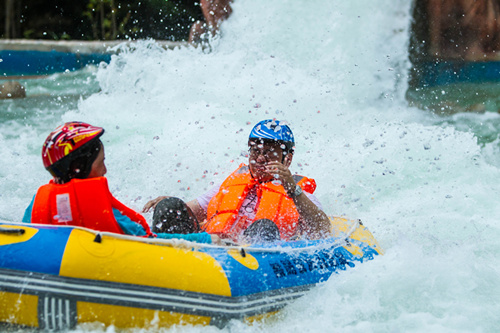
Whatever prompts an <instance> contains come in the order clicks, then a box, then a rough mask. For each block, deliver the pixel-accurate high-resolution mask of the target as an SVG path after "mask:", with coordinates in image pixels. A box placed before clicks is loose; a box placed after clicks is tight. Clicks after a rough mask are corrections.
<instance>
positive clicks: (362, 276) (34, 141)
mask: <svg viewBox="0 0 500 333" xmlns="http://www.w3.org/2000/svg"><path fill="white" fill-rule="evenodd" d="M233 8H234V12H233V15H232V16H231V17H230V18H229V20H228V21H226V22H225V23H224V24H223V26H222V31H221V37H217V38H216V39H214V40H212V43H211V52H206V51H205V52H204V51H203V50H201V49H194V48H183V49H177V50H174V51H165V50H163V49H162V48H160V47H159V46H157V45H156V44H155V43H154V42H151V41H149V42H142V43H139V44H138V45H137V46H136V47H135V48H134V49H125V48H124V49H123V51H122V52H121V53H120V54H119V55H118V56H114V57H113V59H112V62H111V63H110V64H109V65H106V66H104V65H102V66H101V67H100V68H99V69H98V70H97V71H96V73H95V76H94V74H92V73H86V74H85V75H87V77H91V79H89V80H90V81H91V82H86V83H82V88H83V89H86V90H85V91H87V92H89V94H92V95H91V96H90V97H88V98H85V99H84V98H80V99H76V100H72V101H71V103H69V102H68V103H66V101H64V100H63V101H62V102H61V103H57V102H56V103H53V104H50V103H49V105H48V107H47V108H44V106H43V105H40V104H39V103H34V105H35V106H32V107H31V109H30V110H25V109H23V104H22V103H21V102H19V101H6V102H2V103H4V105H6V106H5V109H6V111H5V112H4V113H2V115H1V116H0V117H1V118H0V119H1V123H0V127H1V131H0V153H1V156H2V158H1V160H0V164H1V167H0V175H1V178H0V184H1V188H2V193H0V195H1V198H2V199H1V200H0V218H2V219H7V220H16V221H18V220H20V219H21V217H22V214H23V211H24V208H25V207H26V206H27V205H28V203H29V201H30V200H31V197H32V195H33V194H34V193H35V191H36V189H37V188H38V186H40V185H42V184H43V183H45V182H47V181H48V179H49V174H48V173H47V172H46V171H45V170H43V167H42V163H41V159H40V156H39V154H40V149H41V144H42V142H43V140H44V139H45V137H46V135H47V134H48V133H49V132H50V131H51V130H52V129H53V128H55V127H56V126H57V125H58V124H59V123H61V122H63V121H70V120H83V121H87V122H90V123H92V124H95V125H98V126H102V127H104V128H105V129H106V133H105V134H104V136H103V137H102V139H103V142H104V144H105V147H106V163H107V166H108V175H107V176H108V179H109V183H110V187H111V190H112V192H113V193H114V194H115V195H116V196H117V198H118V199H120V200H121V201H123V202H124V203H126V204H128V205H129V206H131V207H134V208H136V209H138V210H139V209H140V208H141V207H142V206H143V205H144V204H145V203H146V202H147V200H149V199H150V198H154V197H156V196H158V195H175V196H179V197H181V198H183V199H186V200H189V199H192V198H194V197H196V196H197V195H199V194H201V193H202V192H203V191H205V190H207V189H208V188H210V187H211V185H212V184H213V183H214V182H217V181H221V180H222V179H224V178H225V176H227V175H228V174H229V173H230V172H231V171H233V170H234V169H236V167H237V166H238V165H239V163H243V162H247V161H248V158H247V157H246V156H247V155H246V150H247V147H246V142H247V137H248V134H249V132H250V130H251V128H252V126H253V125H254V124H255V123H257V122H258V121H260V120H262V119H268V118H277V119H280V120H286V121H287V122H288V123H289V124H290V127H291V128H292V130H293V132H294V137H295V140H296V151H295V154H294V159H293V163H292V167H291V169H292V171H293V172H297V173H299V174H304V175H307V176H309V177H312V178H315V179H316V182H317V184H318V188H317V191H316V194H317V196H318V198H319V199H320V201H321V202H322V204H323V206H324V209H325V211H326V213H327V214H330V215H347V216H350V217H353V218H361V219H362V220H363V221H364V224H365V225H366V226H367V227H368V228H369V229H370V230H371V231H372V232H373V234H374V235H375V237H376V238H377V239H378V240H379V242H380V243H381V245H382V246H383V247H384V248H385V250H386V255H385V256H383V257H378V258H376V259H375V260H373V261H370V262H367V263H364V264H362V265H358V266H357V267H356V268H355V269H351V270H348V271H345V272H341V273H340V274H338V275H335V276H333V277H332V278H331V279H330V280H329V281H328V282H326V283H325V284H323V285H321V286H319V287H317V288H315V289H313V290H312V291H311V292H310V293H309V294H307V295H306V296H305V297H303V298H301V299H299V300H297V301H296V302H295V303H294V304H292V305H291V306H289V307H287V308H286V309H284V310H283V311H281V312H280V313H279V314H278V315H276V316H273V317H271V318H269V319H266V320H264V321H263V322H261V323H258V324H255V325H253V326H249V325H247V324H244V323H241V322H232V323H230V326H229V327H227V328H226V329H224V331H228V332H230V331H242V332H261V331H285V330H286V331H287V332H304V331H306V332H307V331H324V330H325V328H327V329H328V330H329V331H346V332H367V331H368V332H387V331H436V332H454V331H474V332H488V331H494V328H497V327H499V326H500V319H499V317H498V313H500V305H499V303H498V296H499V295H500V287H499V286H498V281H499V271H500V269H499V266H500V265H499V261H500V260H499V257H500V255H499V254H500V245H499V244H500V243H499V242H498V239H499V238H500V231H499V227H498V225H499V222H498V221H499V220H500V209H499V205H498V204H497V203H498V200H497V198H498V195H499V192H500V185H499V184H498V179H499V177H500V171H499V168H498V167H499V165H500V163H495V161H500V158H499V157H500V153H499V152H498V148H497V147H498V142H497V141H495V140H492V142H490V143H485V144H478V142H477V138H476V137H477V135H478V134H477V133H475V132H473V131H471V130H469V129H468V128H467V124H468V121H470V117H473V118H474V119H475V120H476V121H481V119H482V121H487V120H488V119H494V120H495V121H497V122H498V117H499V115H498V114H495V113H487V114H486V115H455V116H453V118H450V119H452V120H453V121H447V119H446V118H442V117H438V116H436V115H435V114H433V113H430V112H428V111H422V110H419V109H417V108H413V107H410V106H408V103H407V102H406V100H405V99H404V95H405V92H406V89H407V84H406V82H407V72H408V69H409V67H410V63H409V61H408V54H407V46H408V39H409V31H408V29H409V25H410V20H411V17H410V10H411V8H410V4H409V1H403V0H373V1H369V2H367V1H359V0H355V1H332V0H330V1H320V0H313V1H307V2H298V1H291V0H288V1H286V0H282V1H272V2H269V1H263V0H252V1H250V0H237V1H235V3H234V4H233ZM68 75H70V74H68ZM75 75H76V74H75ZM70 77H71V76H70ZM52 78H53V77H52ZM57 79H60V78H57ZM94 79H95V80H96V81H97V84H98V86H99V89H100V91H99V92H97V93H95V89H94V88H95V83H93V82H94V81H93V80H94ZM85 86H89V87H94V88H85ZM30 98H31V100H33V98H35V97H29V98H28V100H29V99H30ZM486 118H488V119H486ZM464 128H465V130H464ZM147 217H148V219H149V220H151V216H149V215H148V216H147ZM110 330H111V331H113V329H108V330H107V331H110ZM77 331H85V332H88V331H102V329H101V328H99V327H94V326H89V327H82V328H79V329H78V330H77ZM164 331H165V332H168V331H175V332H195V331H196V332H199V331H204V332H219V330H218V329H216V328H214V327H207V328H200V327H190V326H187V327H174V328H171V329H165V330H164ZM141 332H142V331H141Z"/></svg>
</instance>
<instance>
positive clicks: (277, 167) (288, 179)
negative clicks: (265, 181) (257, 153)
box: [266, 161, 297, 193]
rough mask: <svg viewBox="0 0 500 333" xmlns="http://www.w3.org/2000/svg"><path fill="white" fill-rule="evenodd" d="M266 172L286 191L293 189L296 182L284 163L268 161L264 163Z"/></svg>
mask: <svg viewBox="0 0 500 333" xmlns="http://www.w3.org/2000/svg"><path fill="white" fill-rule="evenodd" d="M266 172H267V173H269V174H270V175H272V176H273V178H274V179H276V180H278V181H280V182H281V185H283V187H284V188H285V191H286V192H287V193H290V192H293V191H295V187H296V186H297V184H296V183H295V180H294V179H293V175H292V173H291V172H290V169H288V167H287V166H286V165H284V164H282V163H280V162H277V161H275V162H269V163H267V165H266Z"/></svg>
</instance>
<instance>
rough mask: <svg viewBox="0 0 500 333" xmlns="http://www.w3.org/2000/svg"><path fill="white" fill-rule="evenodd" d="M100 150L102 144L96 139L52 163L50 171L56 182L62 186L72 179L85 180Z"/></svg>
mask: <svg viewBox="0 0 500 333" xmlns="http://www.w3.org/2000/svg"><path fill="white" fill-rule="evenodd" d="M101 149H102V142H101V140H99V139H98V138H96V139H95V140H92V141H89V142H87V143H86V144H85V145H83V146H82V147H80V148H78V149H77V150H75V151H74V152H72V153H71V154H69V155H67V156H66V157H64V158H62V159H60V160H59V161H57V162H56V163H54V164H53V165H52V171H53V172H54V174H53V175H54V177H55V178H56V182H57V183H59V184H64V183H67V182H69V181H70V180H71V179H74V178H77V179H85V178H87V177H88V176H89V174H90V171H91V170H92V164H93V163H94V161H95V160H96V158H97V156H98V155H99V152H100V151H101Z"/></svg>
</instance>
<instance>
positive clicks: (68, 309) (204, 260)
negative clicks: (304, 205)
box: [0, 218, 382, 330]
mask: <svg viewBox="0 0 500 333" xmlns="http://www.w3.org/2000/svg"><path fill="white" fill-rule="evenodd" d="M331 220H332V223H333V224H334V230H335V231H334V235H333V236H332V237H331V238H328V239H325V240H318V241H304V240H298V241H291V242H280V243H278V244H273V245H272V246H271V245H267V246H266V245H262V246H256V245H252V246H215V245H206V244H197V243H192V242H187V241H181V240H175V241H174V240H159V239H144V238H138V237H132V236H123V235H116V234H111V233H102V232H97V231H93V230H89V229H84V228H78V227H70V226H60V227H55V226H47V225H36V224H23V223H12V222H1V221H0V322H3V323H7V324H12V325H22V326H28V327H37V328H40V329H43V330H59V329H71V328H74V327H75V326H76V325H77V324H81V323H88V322H100V323H103V324H104V325H114V326H115V327H119V328H126V327H146V328H154V327H165V326H170V325H173V324H181V323H187V324H205V325H216V326H218V327H222V326H224V325H225V323H227V322H228V321H229V320H231V319H241V320H252V319H256V318H259V317H261V316H262V315H266V314H269V313H273V312H276V311H278V310H279V309H281V308H283V307H284V306H286V305H287V304H288V303H290V302H291V301H293V300H294V299H296V298H298V297H301V296H302V295H304V293H306V292H307V290H309V289H310V288H312V287H313V286H315V285H316V284H318V283H321V282H324V281H326V280H328V279H329V278H330V276H331V275H332V274H335V273H337V272H338V271H341V270H345V269H346V268H348V267H354V266H355V265H356V264H358V263H361V262H363V261H365V260H370V259H372V258H373V257H374V256H375V255H379V254H382V250H381V248H380V247H379V245H378V244H377V242H376V240H375V239H374V237H373V235H372V234H371V233H370V232H369V231H368V229H366V228H365V227H364V226H363V225H362V224H361V222H360V221H356V220H349V219H344V218H332V219H331Z"/></svg>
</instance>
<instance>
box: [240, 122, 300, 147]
mask: <svg viewBox="0 0 500 333" xmlns="http://www.w3.org/2000/svg"><path fill="white" fill-rule="evenodd" d="M257 140H261V141H264V142H266V141H268V142H270V141H274V142H279V143H282V144H284V145H285V147H286V148H285V149H283V150H284V151H285V152H287V153H288V152H291V153H293V147H294V146H295V140H294V138H293V133H292V130H291V129H290V127H288V125H286V124H285V122H280V121H279V120H274V119H267V120H262V121H260V122H259V123H257V125H255V126H254V127H253V128H252V131H251V132H250V136H249V137H248V141H257Z"/></svg>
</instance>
